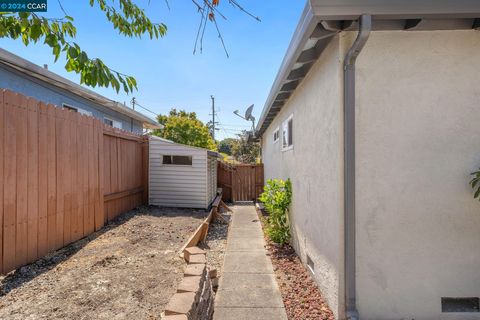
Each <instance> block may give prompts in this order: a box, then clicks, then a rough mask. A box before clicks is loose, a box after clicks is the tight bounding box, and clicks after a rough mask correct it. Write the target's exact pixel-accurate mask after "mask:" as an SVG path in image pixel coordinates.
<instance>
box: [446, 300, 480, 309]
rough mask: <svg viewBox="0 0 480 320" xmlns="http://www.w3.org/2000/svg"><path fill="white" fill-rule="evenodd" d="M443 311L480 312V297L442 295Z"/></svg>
mask: <svg viewBox="0 0 480 320" xmlns="http://www.w3.org/2000/svg"><path fill="white" fill-rule="evenodd" d="M442 312H480V299H479V298H478V297H476V298H445V297H442Z"/></svg>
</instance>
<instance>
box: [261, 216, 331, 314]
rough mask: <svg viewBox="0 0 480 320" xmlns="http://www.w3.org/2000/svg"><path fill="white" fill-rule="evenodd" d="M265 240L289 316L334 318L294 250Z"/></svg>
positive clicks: (288, 246)
mask: <svg viewBox="0 0 480 320" xmlns="http://www.w3.org/2000/svg"><path fill="white" fill-rule="evenodd" d="M259 214H260V215H263V214H262V213H259ZM265 241H266V243H267V246H266V248H267V250H268V253H269V256H270V258H271V260H272V263H273V269H274V271H275V275H276V278H277V282H278V286H279V287H280V292H281V294H282V298H283V304H284V305H285V309H286V311H287V316H288V319H290V320H298V319H302V320H314V319H315V320H319V319H323V320H335V316H334V314H333V312H332V310H331V309H330V307H329V306H328V304H327V302H326V301H325V299H324V298H323V297H322V294H321V292H320V290H319V289H318V287H317V285H316V284H315V282H314V281H313V279H312V277H311V275H310V273H309V271H308V270H307V269H306V268H305V266H304V265H303V264H302V262H301V261H300V259H299V258H298V256H297V254H296V253H295V250H294V249H293V248H292V247H291V246H290V245H284V246H279V245H277V244H275V243H273V242H272V241H270V240H268V238H266V239H265Z"/></svg>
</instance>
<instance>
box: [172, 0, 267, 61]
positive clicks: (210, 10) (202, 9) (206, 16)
mask: <svg viewBox="0 0 480 320" xmlns="http://www.w3.org/2000/svg"><path fill="white" fill-rule="evenodd" d="M167 1H168V0H167ZM225 1H227V0H225ZM192 2H193V3H194V4H195V6H196V7H197V11H198V13H199V14H200V25H199V26H198V30H197V37H196V39H195V46H194V48H193V54H195V53H196V52H197V48H198V49H199V50H200V53H201V52H202V51H203V38H204V36H205V30H206V29H207V22H208V21H211V22H213V24H214V25H215V29H216V31H217V35H218V38H219V39H220V42H221V43H222V46H223V49H224V50H225V54H226V55H227V58H228V56H229V55H228V51H227V47H226V46H225V41H224V40H223V36H222V33H221V32H220V28H219V26H218V23H217V19H216V16H217V15H218V16H220V17H221V18H222V19H224V20H227V18H226V17H225V15H224V14H222V13H221V12H220V11H219V9H218V6H219V5H220V0H202V1H198V2H197V0H192ZM199 2H200V3H199ZM228 3H229V4H230V5H232V6H233V7H234V8H236V9H238V10H240V11H241V12H243V13H245V14H247V15H248V16H250V17H252V18H254V19H255V20H257V21H260V18H259V17H257V16H254V15H253V14H252V13H250V12H249V11H247V10H246V9H245V8H244V7H243V6H241V5H240V4H239V3H238V2H237V1H236V0H228Z"/></svg>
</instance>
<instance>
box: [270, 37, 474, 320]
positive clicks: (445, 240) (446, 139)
mask: <svg viewBox="0 0 480 320" xmlns="http://www.w3.org/2000/svg"><path fill="white" fill-rule="evenodd" d="M355 37H356V32H342V33H341V34H340V35H338V36H337V37H336V38H335V39H334V41H333V42H332V43H330V45H329V46H328V48H327V49H326V51H325V52H323V54H322V56H321V57H320V59H319V61H317V62H316V63H315V65H314V66H313V67H312V69H311V71H310V72H309V74H308V76H307V77H306V78H305V79H304V81H303V82H302V84H301V85H300V86H299V87H298V88H297V90H296V91H295V92H294V94H293V95H292V97H291V98H290V99H289V101H288V102H287V103H286V105H285V106H284V107H283V108H282V110H281V112H280V113H279V114H278V115H277V117H276V118H275V119H274V121H273V123H272V124H271V125H270V126H269V128H268V129H267V130H266V132H265V134H264V135H263V137H262V152H263V159H264V162H265V177H266V179H270V178H284V179H285V178H288V177H290V178H291V179H292V183H293V203H292V207H291V215H292V229H293V236H294V246H295V249H296V250H297V252H298V253H299V255H300V257H301V258H302V260H303V261H305V255H306V254H307V253H308V254H309V255H310V256H311V257H312V256H313V257H312V260H313V261H314V263H315V269H316V270H315V271H316V274H315V276H314V277H315V279H316V281H317V283H318V284H319V287H320V289H321V290H322V292H323V294H324V296H325V297H326V299H327V301H328V302H329V304H330V306H331V307H332V309H333V311H334V312H335V313H336V317H337V318H338V319H344V314H343V309H344V302H343V297H344V292H343V286H344V283H343V277H344V275H343V261H344V260H343V251H344V243H343V228H344V227H343V215H344V212H343V189H344V188H343V187H344V184H343V134H342V132H343V70H342V64H343V58H344V56H345V54H346V52H347V50H348V49H349V48H350V46H351V44H352V43H353V41H354V39H355ZM479 50H480V33H479V32H478V31H473V30H468V31H428V32H427V31H414V32H405V31H394V32H392V31H382V32H378V31H376V32H372V33H371V35H370V39H369V40H368V42H367V44H366V46H365V48H364V50H363V51H362V53H361V55H360V57H359V59H358V61H357V74H356V99H357V105H356V181H357V185H356V229H357V234H356V264H357V270H356V271H357V273H356V281H357V306H358V310H359V313H360V317H361V319H365V320H374V319H382V320H383V319H384V320H389V319H416V320H420V319H425V320H427V319H432V320H433V319H435V320H437V319H440V320H442V319H444V320H450V319H480V313H442V312H441V297H479V296H480V273H479V272H478V266H479V265H480V250H479V249H478V244H479V243H480V207H479V206H480V205H479V203H478V201H476V200H474V199H473V193H472V190H471V188H470V187H469V185H468V182H469V180H470V178H471V177H470V175H469V174H470V172H471V171H474V170H476V169H477V168H478V167H479V166H480V129H479V125H478V124H479V123H480V113H479V112H478V107H479V103H480V87H479V86H478V81H477V78H478V74H480V60H479V59H478V52H479ZM291 114H293V119H294V130H293V132H294V138H293V139H294V147H293V150H291V151H287V152H282V151H281V145H280V143H281V142H278V143H273V132H274V131H275V130H276V129H277V128H278V127H280V130H281V123H282V121H284V120H285V119H287V118H288V117H289V116H290V115H291Z"/></svg>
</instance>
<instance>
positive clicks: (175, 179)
mask: <svg viewBox="0 0 480 320" xmlns="http://www.w3.org/2000/svg"><path fill="white" fill-rule="evenodd" d="M164 155H176V156H191V157H192V166H180V165H164V164H163V163H162V159H163V156H164ZM149 166H150V171H149V204H152V205H158V206H166V207H185V208H202V209H206V208H207V206H208V204H207V202H208V201H207V193H208V188H207V183H208V179H207V150H202V149H199V148H191V147H188V146H183V145H180V144H176V143H170V142H165V141H162V140H159V139H156V138H154V137H151V138H150V150H149Z"/></svg>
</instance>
